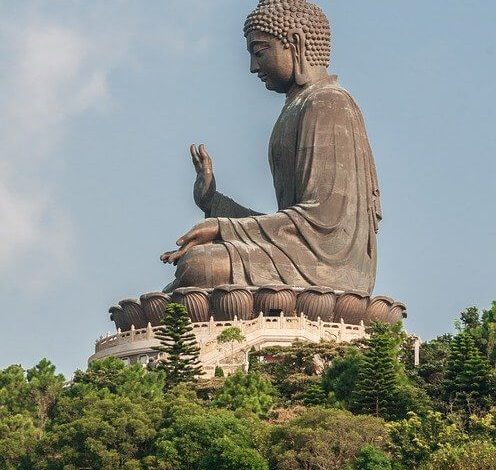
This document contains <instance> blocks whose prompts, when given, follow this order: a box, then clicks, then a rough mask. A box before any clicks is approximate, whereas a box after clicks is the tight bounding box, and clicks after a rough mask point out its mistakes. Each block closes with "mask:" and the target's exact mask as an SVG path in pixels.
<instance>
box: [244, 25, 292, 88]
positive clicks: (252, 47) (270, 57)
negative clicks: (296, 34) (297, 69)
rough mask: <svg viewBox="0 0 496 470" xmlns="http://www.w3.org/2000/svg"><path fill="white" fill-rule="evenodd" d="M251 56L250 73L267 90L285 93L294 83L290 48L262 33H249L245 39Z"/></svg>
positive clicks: (255, 31)
mask: <svg viewBox="0 0 496 470" xmlns="http://www.w3.org/2000/svg"><path fill="white" fill-rule="evenodd" d="M246 41H247V46H248V52H249V53H250V56H251V61H250V72H251V73H256V74H257V75H258V76H259V78H260V80H262V82H264V83H265V87H266V88H267V89H268V90H271V91H275V92H277V93H287V92H288V91H289V89H290V88H291V86H292V85H293V83H294V64H293V56H292V52H291V48H287V49H286V48H285V47H284V44H283V42H282V41H281V40H279V39H278V38H276V37H274V36H272V35H271V34H268V33H264V32H262V31H257V30H254V31H251V32H250V33H248V36H247V38H246Z"/></svg>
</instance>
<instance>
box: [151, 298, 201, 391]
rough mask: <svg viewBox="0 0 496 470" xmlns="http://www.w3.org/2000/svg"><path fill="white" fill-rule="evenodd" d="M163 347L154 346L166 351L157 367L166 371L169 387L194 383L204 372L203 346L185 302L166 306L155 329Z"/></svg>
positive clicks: (162, 351)
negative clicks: (202, 365) (201, 360)
mask: <svg viewBox="0 0 496 470" xmlns="http://www.w3.org/2000/svg"><path fill="white" fill-rule="evenodd" d="M155 337H156V338H157V339H158V340H159V342H160V346H157V347H156V348H154V349H155V350H156V351H159V352H160V353H162V354H164V356H165V357H164V358H163V359H162V360H160V361H159V364H158V369H160V370H164V371H165V374H166V379H165V380H166V384H165V387H166V389H170V388H172V387H174V386H176V385H177V384H180V383H183V382H193V381H194V380H195V379H196V377H197V376H199V375H201V374H202V368H201V364H200V360H199V355H200V348H199V347H198V345H197V343H196V337H195V335H194V334H193V327H192V326H191V320H190V318H189V316H188V312H187V311H186V308H185V307H184V306H183V305H180V304H169V305H167V308H166V311H165V316H164V318H163V320H162V326H161V327H160V328H158V330H157V331H155Z"/></svg>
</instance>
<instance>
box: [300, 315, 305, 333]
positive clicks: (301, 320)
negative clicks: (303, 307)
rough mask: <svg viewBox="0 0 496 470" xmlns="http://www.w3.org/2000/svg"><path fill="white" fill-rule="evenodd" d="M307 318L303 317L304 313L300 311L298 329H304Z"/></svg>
mask: <svg viewBox="0 0 496 470" xmlns="http://www.w3.org/2000/svg"><path fill="white" fill-rule="evenodd" d="M306 326H307V319H306V318H305V314H304V313H303V312H301V313H300V330H306Z"/></svg>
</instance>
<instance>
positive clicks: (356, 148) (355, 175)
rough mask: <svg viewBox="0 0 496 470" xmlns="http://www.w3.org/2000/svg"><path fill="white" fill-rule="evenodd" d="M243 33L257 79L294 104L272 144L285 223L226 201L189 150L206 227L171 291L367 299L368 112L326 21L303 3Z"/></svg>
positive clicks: (263, 14)
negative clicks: (241, 289)
mask: <svg viewBox="0 0 496 470" xmlns="http://www.w3.org/2000/svg"><path fill="white" fill-rule="evenodd" d="M244 33H245V37H246V40H247V47H248V51H249V53H250V57H251V65H250V71H251V73H253V74H257V75H258V77H259V78H260V80H261V81H262V82H264V83H265V87H266V88H267V89H268V90H270V91H275V92H276V93H284V94H285V95H286V103H285V105H284V107H283V109H282V111H281V115H280V116H279V119H278V120H277V122H276V124H275V127H274V130H273V132H272V136H271V139H270V143H269V164H270V168H271V171H272V175H273V181H274V187H275V192H276V198H277V203H278V212H276V213H274V214H261V213H258V212H256V211H253V210H251V209H248V208H245V207H243V206H241V205H239V204H237V203H236V202H235V201H233V200H232V199H230V198H228V197H226V196H224V195H223V194H221V193H220V192H218V191H217V190H216V183H215V178H214V175H213V169H212V159H211V158H210V156H209V155H208V153H207V150H206V149H205V147H204V146H203V145H200V146H199V147H198V148H197V147H196V145H192V146H191V149H190V150H191V156H192V159H193V164H194V167H195V169H196V172H197V179H196V183H195V187H194V198H195V202H196V204H197V205H198V206H199V207H200V208H201V209H202V210H203V212H204V213H205V217H206V220H204V221H203V222H201V223H199V224H198V225H196V226H195V227H194V228H193V229H191V230H190V231H189V232H188V233H187V234H185V235H183V236H182V237H181V238H180V239H179V240H178V241H177V244H178V246H179V249H178V250H177V251H175V252H168V253H164V254H163V255H162V256H161V260H162V261H163V262H164V263H173V264H176V265H177V271H176V278H175V280H174V281H173V282H172V283H171V284H169V286H167V287H166V288H165V289H164V292H172V291H173V290H174V289H176V288H180V287H189V286H195V287H199V288H213V287H216V286H219V285H222V284H236V285H240V286H264V285H290V286H298V287H308V286H326V287H331V288H333V289H336V290H343V291H350V292H356V293H359V294H363V295H370V293H371V292H372V289H373V287H374V283H375V276H376V266H377V247H376V233H377V230H378V224H379V221H380V220H381V218H382V215H381V209H380V197H379V186H378V182H377V175H376V170H375V164H374V159H373V156H372V152H371V149H370V145H369V142H368V138H367V134H366V130H365V124H364V121H363V117H362V114H361V112H360V109H359V108H358V106H357V104H356V103H355V101H354V100H353V98H352V97H351V95H350V94H349V93H348V92H347V91H346V90H344V89H343V88H341V87H340V86H339V84H338V82H337V79H336V77H335V76H332V75H329V74H328V72H327V67H328V66H329V62H330V53H331V31H330V26H329V22H328V20H327V18H326V16H325V14H324V13H323V12H322V10H321V9H320V8H319V7H317V6H316V5H313V4H311V3H308V2H307V1H306V0H261V1H260V2H259V4H258V7H257V8H256V9H255V10H254V11H253V12H252V13H251V14H250V15H249V16H248V18H247V20H246V23H245V27H244Z"/></svg>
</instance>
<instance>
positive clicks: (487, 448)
mask: <svg viewBox="0 0 496 470" xmlns="http://www.w3.org/2000/svg"><path fill="white" fill-rule="evenodd" d="M495 468H496V445H494V443H493V442H488V441H472V442H467V443H466V444H464V445H462V446H455V447H453V446H447V447H444V448H441V449H439V450H438V451H437V452H435V453H434V454H433V455H432V456H431V457H430V458H429V460H428V462H427V463H426V464H425V465H424V466H423V467H422V469H423V470H494V469H495Z"/></svg>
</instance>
